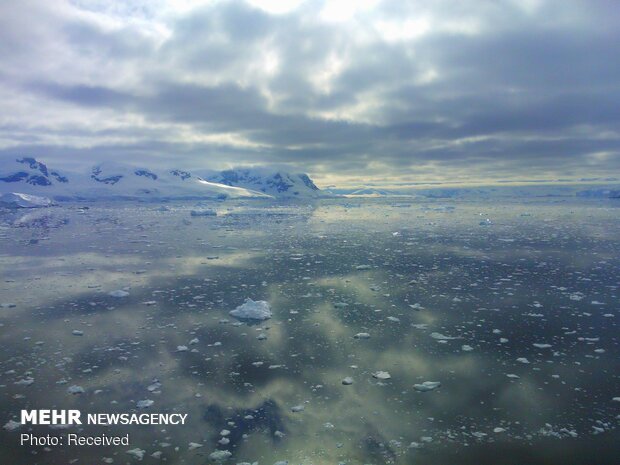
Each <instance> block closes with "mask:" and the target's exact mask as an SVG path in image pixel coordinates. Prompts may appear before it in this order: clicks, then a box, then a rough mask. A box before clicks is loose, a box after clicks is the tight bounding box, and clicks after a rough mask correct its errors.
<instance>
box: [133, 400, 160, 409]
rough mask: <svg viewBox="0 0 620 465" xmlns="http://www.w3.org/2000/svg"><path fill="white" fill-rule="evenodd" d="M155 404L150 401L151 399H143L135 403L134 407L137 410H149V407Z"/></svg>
mask: <svg viewBox="0 0 620 465" xmlns="http://www.w3.org/2000/svg"><path fill="white" fill-rule="evenodd" d="M154 403H155V401H153V400H151V399H144V400H139V401H138V402H137V403H136V407H138V408H149V407H150V406H151V405H153V404H154Z"/></svg>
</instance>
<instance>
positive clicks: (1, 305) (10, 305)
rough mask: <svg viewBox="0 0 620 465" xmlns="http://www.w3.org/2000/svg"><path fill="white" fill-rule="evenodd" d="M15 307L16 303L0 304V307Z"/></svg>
mask: <svg viewBox="0 0 620 465" xmlns="http://www.w3.org/2000/svg"><path fill="white" fill-rule="evenodd" d="M15 307H16V305H15V304H14V303H11V302H7V303H3V304H0V308H15Z"/></svg>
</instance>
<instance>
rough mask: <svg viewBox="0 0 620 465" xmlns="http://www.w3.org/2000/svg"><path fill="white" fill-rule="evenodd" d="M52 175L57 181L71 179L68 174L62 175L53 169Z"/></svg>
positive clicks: (64, 181) (65, 181)
mask: <svg viewBox="0 0 620 465" xmlns="http://www.w3.org/2000/svg"><path fill="white" fill-rule="evenodd" d="M51 175H52V176H53V177H54V178H56V181H58V182H62V183H67V182H69V179H68V178H67V177H66V176H61V175H60V174H59V173H58V172H57V171H52V172H51Z"/></svg>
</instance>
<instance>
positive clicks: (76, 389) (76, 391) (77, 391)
mask: <svg viewBox="0 0 620 465" xmlns="http://www.w3.org/2000/svg"><path fill="white" fill-rule="evenodd" d="M67 392H68V393H69V394H73V395H76V394H84V393H85V392H86V391H85V390H84V388H83V387H82V386H78V385H76V384H74V385H73V386H69V387H68V388H67Z"/></svg>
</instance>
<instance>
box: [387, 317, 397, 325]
mask: <svg viewBox="0 0 620 465" xmlns="http://www.w3.org/2000/svg"><path fill="white" fill-rule="evenodd" d="M387 319H388V320H390V321H393V322H394V323H400V318H396V317H395V316H388V317H387Z"/></svg>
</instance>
